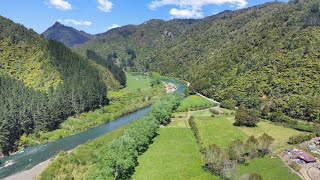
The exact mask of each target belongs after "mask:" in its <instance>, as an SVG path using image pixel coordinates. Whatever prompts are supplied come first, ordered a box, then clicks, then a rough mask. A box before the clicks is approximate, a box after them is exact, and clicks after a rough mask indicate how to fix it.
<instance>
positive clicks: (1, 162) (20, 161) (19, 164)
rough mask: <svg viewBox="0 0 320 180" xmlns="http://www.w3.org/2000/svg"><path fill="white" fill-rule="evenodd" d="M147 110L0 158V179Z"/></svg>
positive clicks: (90, 138) (180, 84)
mask: <svg viewBox="0 0 320 180" xmlns="http://www.w3.org/2000/svg"><path fill="white" fill-rule="evenodd" d="M164 81H165V82H169V83H173V84H175V85H176V86H177V87H178V89H177V90H176V91H175V93H179V94H181V93H183V92H184V90H185V85H184V84H183V83H180V82H177V81H172V80H164ZM149 110H150V107H146V108H143V109H140V110H138V111H136V112H133V113H130V114H128V115H125V116H122V117H120V118H118V119H117V120H114V121H111V122H108V123H106V124H103V125H100V126H98V127H95V128H92V129H88V130H86V131H83V132H80V133H78V134H75V135H71V136H67V137H65V138H62V139H59V140H56V141H52V142H49V143H46V144H41V145H38V146H33V147H29V148H26V149H24V150H23V151H22V152H20V153H17V154H15V155H11V156H7V157H4V158H0V179H2V178H5V177H8V176H10V175H13V174H15V173H18V172H21V171H24V170H28V169H31V168H32V167H34V166H36V165H37V164H39V163H41V162H43V161H46V160H48V159H50V158H51V157H54V156H55V155H56V154H58V153H59V152H60V151H69V150H72V149H74V148H75V147H77V146H78V145H80V144H84V143H86V142H88V141H90V140H93V139H95V138H97V137H99V136H101V135H104V134H106V133H108V132H110V131H112V130H115V129H117V128H119V127H121V126H124V125H126V124H128V123H130V122H131V121H134V120H136V119H139V118H140V117H141V116H143V115H145V114H146V113H147V112H149ZM6 162H7V163H6ZM10 164H11V165H10Z"/></svg>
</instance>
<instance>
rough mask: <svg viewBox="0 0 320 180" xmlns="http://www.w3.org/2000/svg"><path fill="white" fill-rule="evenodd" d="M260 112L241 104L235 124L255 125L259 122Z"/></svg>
mask: <svg viewBox="0 0 320 180" xmlns="http://www.w3.org/2000/svg"><path fill="white" fill-rule="evenodd" d="M259 116H260V114H259V112H258V111H257V110H255V109H248V108H246V107H245V106H244V105H240V106H239V108H238V109H237V111H236V114H235V123H234V125H235V126H247V127H255V126H256V125H257V123H258V122H259Z"/></svg>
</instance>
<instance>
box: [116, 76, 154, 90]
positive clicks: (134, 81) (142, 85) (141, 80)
mask: <svg viewBox="0 0 320 180" xmlns="http://www.w3.org/2000/svg"><path fill="white" fill-rule="evenodd" d="M126 77H127V86H126V88H124V89H122V90H120V92H132V91H136V90H138V89H140V90H148V89H151V86H150V81H151V79H150V78H149V77H147V76H143V75H132V74H129V73H127V74H126Z"/></svg>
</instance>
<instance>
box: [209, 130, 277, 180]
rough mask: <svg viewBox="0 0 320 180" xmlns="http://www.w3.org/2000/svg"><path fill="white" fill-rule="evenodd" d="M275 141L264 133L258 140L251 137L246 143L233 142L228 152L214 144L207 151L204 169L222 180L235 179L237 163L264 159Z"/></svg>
mask: <svg viewBox="0 0 320 180" xmlns="http://www.w3.org/2000/svg"><path fill="white" fill-rule="evenodd" d="M273 141H274V139H273V138H272V137H271V136H269V135H268V134H266V133H264V134H263V135H262V136H260V137H259V138H258V139H255V137H254V136H250V137H249V139H248V140H247V141H246V142H245V143H244V142H242V141H241V140H235V141H232V142H231V143H230V144H229V147H228V150H227V151H225V150H223V149H221V148H220V147H219V146H217V145H215V144H212V145H209V146H208V148H206V149H205V152H204V156H205V165H204V167H205V168H206V169H208V170H209V171H211V172H212V173H213V174H215V175H218V176H220V177H221V178H222V179H235V177H236V176H237V172H238V171H237V163H244V162H245V161H247V160H249V159H253V158H256V157H264V156H265V155H267V154H268V153H270V152H271V151H270V146H271V144H272V142H273Z"/></svg>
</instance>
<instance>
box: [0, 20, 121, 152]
mask: <svg viewBox="0 0 320 180" xmlns="http://www.w3.org/2000/svg"><path fill="white" fill-rule="evenodd" d="M0 44H1V46H0V97H1V98H0V118H1V119H0V153H2V154H5V155H7V154H8V153H9V152H10V151H13V150H16V148H17V147H18V145H19V138H20V136H21V135H22V134H29V133H32V132H38V131H49V130H53V129H55V128H57V127H58V126H59V124H60V123H61V122H63V121H64V120H65V119H66V118H67V117H68V116H70V115H73V114H78V113H80V112H83V111H88V110H92V109H95V108H97V107H99V106H100V105H104V104H107V103H108V100H107V84H106V83H107V78H106V77H105V75H106V74H102V73H103V72H104V73H106V72H109V71H108V70H107V69H106V68H104V67H100V66H99V65H98V64H96V63H95V62H94V61H90V60H89V59H86V58H83V57H81V56H79V55H77V54H76V53H73V52H72V51H71V50H70V49H68V48H67V47H65V46H64V45H63V44H62V43H59V42H56V41H53V40H49V41H48V40H46V39H44V38H42V37H41V36H40V35H38V34H36V33H35V32H33V31H32V30H28V29H26V28H24V27H23V26H21V25H18V24H15V23H14V22H12V21H11V20H9V19H6V18H4V17H1V16H0ZM98 66H99V68H100V70H98V69H97V68H96V67H98ZM101 68H103V69H101ZM120 71H122V70H121V69H120ZM109 73H110V72H109ZM122 73H123V72H122ZM110 75H111V76H112V77H111V78H109V79H110V80H112V81H116V80H115V79H114V77H113V74H111V73H110ZM115 84H117V86H120V84H119V82H118V83H115Z"/></svg>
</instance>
